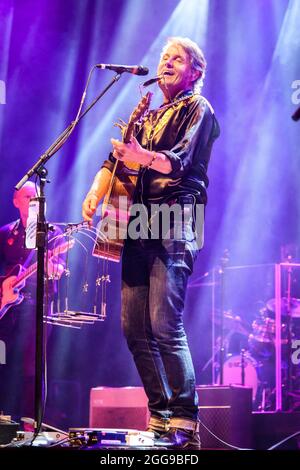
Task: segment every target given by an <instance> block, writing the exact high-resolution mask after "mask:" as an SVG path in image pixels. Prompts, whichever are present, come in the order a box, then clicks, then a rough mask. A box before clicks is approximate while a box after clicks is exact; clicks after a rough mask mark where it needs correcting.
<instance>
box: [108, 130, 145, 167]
mask: <svg viewBox="0 0 300 470" xmlns="http://www.w3.org/2000/svg"><path fill="white" fill-rule="evenodd" d="M111 143H112V145H113V149H114V150H113V156H114V157H115V158H117V159H118V160H121V161H124V162H126V161H128V162H137V163H140V164H141V165H144V164H145V163H147V162H148V161H149V151H148V150H146V149H144V148H143V147H142V146H141V145H140V144H139V143H138V141H137V140H136V138H135V137H131V140H130V142H129V143H128V144H125V143H124V142H121V141H120V140H117V139H111Z"/></svg>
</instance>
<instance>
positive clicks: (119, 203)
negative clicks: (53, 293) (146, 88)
mask: <svg viewBox="0 0 300 470" xmlns="http://www.w3.org/2000/svg"><path fill="white" fill-rule="evenodd" d="M151 96H152V93H150V92H148V93H147V94H146V95H145V96H144V97H143V98H142V100H141V102H140V103H139V104H138V106H137V107H136V108H135V110H134V111H133V113H132V114H131V116H130V119H129V123H128V125H127V129H126V132H125V134H124V137H123V141H124V142H125V143H128V142H130V138H131V135H132V132H133V128H134V124H135V123H136V122H137V121H138V120H139V119H140V118H141V117H142V116H143V114H144V113H145V112H146V111H147V110H148V108H149V105H150V101H151ZM140 166H141V165H140V164H139V163H135V162H126V163H124V162H120V161H118V160H117V161H116V163H115V167H114V171H113V174H112V180H111V184H110V188H109V191H108V194H107V196H106V197H105V198H104V202H103V213H102V219H101V220H100V222H99V224H98V226H97V240H96V243H95V245H94V248H93V255H94V256H98V257H100V258H104V259H107V260H109V261H116V262H118V261H120V259H121V254H122V250H123V246H124V241H125V238H126V236H127V226H128V221H129V217H130V207H131V206H132V203H133V199H134V192H135V188H136V183H137V178H138V172H139V169H140Z"/></svg>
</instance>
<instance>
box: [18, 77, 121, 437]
mask: <svg viewBox="0 0 300 470" xmlns="http://www.w3.org/2000/svg"><path fill="white" fill-rule="evenodd" d="M120 77H121V73H117V74H116V75H115V76H114V77H113V78H112V80H111V81H110V82H109V84H108V85H107V86H106V87H105V88H104V90H103V91H102V92H101V93H100V94H99V95H98V96H97V97H96V98H95V99H94V100H93V101H92V103H91V104H90V105H89V106H88V107H87V109H86V110H85V111H84V112H83V113H81V114H80V115H79V116H78V118H77V119H76V120H75V121H73V122H72V123H71V124H70V125H69V126H68V127H67V128H66V129H65V130H64V131H63V132H62V133H61V134H60V135H59V136H58V138H57V139H56V140H55V141H54V143H53V144H52V145H51V146H50V147H49V148H48V149H47V150H46V152H45V153H43V155H41V157H40V158H39V159H38V161H37V162H36V163H35V164H34V165H33V166H32V167H31V168H30V170H28V171H27V173H26V174H25V175H24V176H23V178H22V179H21V180H20V181H19V182H18V183H17V184H16V186H15V189H16V190H19V189H20V188H21V187H22V186H23V185H24V184H25V183H26V181H27V180H28V179H29V178H30V177H31V176H32V175H33V174H34V173H35V174H37V175H38V178H39V179H40V196H39V197H38V200H39V212H38V220H37V234H36V245H37V291H36V350H35V402H34V404H35V407H34V409H35V421H34V438H33V439H35V438H36V437H37V435H38V433H39V430H40V427H41V424H42V415H43V358H44V355H43V344H44V331H43V317H44V274H45V265H44V262H45V254H46V243H47V232H48V225H47V223H46V218H45V194H44V187H45V183H46V176H47V170H46V169H45V167H44V165H45V163H46V162H47V161H48V160H49V159H50V158H51V157H52V156H53V155H54V154H55V153H56V152H57V151H58V150H59V149H60V148H61V147H62V146H63V145H64V143H65V142H66V141H67V139H68V137H69V135H70V134H71V133H72V132H73V130H74V128H75V127H76V125H77V124H78V122H79V121H80V120H81V119H82V118H83V117H84V116H85V115H86V114H87V113H88V112H89V110H90V109H91V108H92V107H93V106H94V105H95V104H96V103H97V102H98V101H99V99H100V98H101V97H102V96H103V95H104V94H105V93H106V92H107V91H108V90H109V88H110V87H111V86H112V85H113V84H114V83H116V82H117V81H118V80H119V78H120Z"/></svg>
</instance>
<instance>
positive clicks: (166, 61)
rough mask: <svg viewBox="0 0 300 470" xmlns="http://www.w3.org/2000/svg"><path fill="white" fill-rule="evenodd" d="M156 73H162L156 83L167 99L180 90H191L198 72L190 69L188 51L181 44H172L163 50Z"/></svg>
mask: <svg viewBox="0 0 300 470" xmlns="http://www.w3.org/2000/svg"><path fill="white" fill-rule="evenodd" d="M157 75H163V78H162V79H161V80H160V81H159V83H158V84H159V87H160V89H161V90H162V92H163V94H164V96H165V98H166V99H167V100H168V99H169V98H171V99H173V98H174V97H175V96H176V95H177V94H178V93H179V92H181V91H186V90H191V89H192V88H193V82H194V81H195V80H196V79H197V78H198V75H199V72H198V71H195V70H193V69H192V66H191V59H190V57H189V55H188V53H187V52H186V51H185V50H184V49H183V48H182V47H181V46H179V45H174V44H173V45H170V46H169V47H167V48H166V49H165V50H164V51H163V53H162V55H161V58H160V62H159V64H158V68H157Z"/></svg>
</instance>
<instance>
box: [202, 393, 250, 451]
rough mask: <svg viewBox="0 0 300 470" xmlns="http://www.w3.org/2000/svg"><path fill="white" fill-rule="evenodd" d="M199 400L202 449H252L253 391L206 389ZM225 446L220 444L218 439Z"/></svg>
mask: <svg viewBox="0 0 300 470" xmlns="http://www.w3.org/2000/svg"><path fill="white" fill-rule="evenodd" d="M197 392H198V397H199V417H200V437H201V444H202V447H203V448H208V449H218V448H223V449H230V448H231V447H230V446H229V445H227V443H228V444H230V445H232V446H236V447H239V448H247V449H249V448H252V389H251V388H249V387H242V386H233V385H231V386H223V385H216V386H212V385H203V386H198V387H197ZM209 431H211V432H212V433H213V434H214V435H215V436H217V437H218V438H219V439H221V440H222V441H224V442H221V441H219V440H218V439H217V437H215V436H213V435H212V434H211V433H210V432H209Z"/></svg>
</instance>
